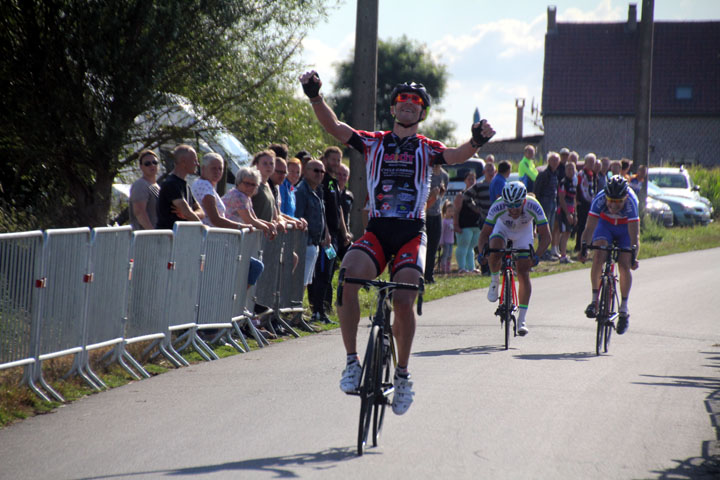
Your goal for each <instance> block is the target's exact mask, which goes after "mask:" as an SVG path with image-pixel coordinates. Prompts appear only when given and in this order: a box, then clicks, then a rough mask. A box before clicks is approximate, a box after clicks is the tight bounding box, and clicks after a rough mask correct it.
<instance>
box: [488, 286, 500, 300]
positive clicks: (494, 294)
mask: <svg viewBox="0 0 720 480" xmlns="http://www.w3.org/2000/svg"><path fill="white" fill-rule="evenodd" d="M499 288H500V282H490V288H488V295H487V297H488V301H490V302H497V299H498V290H499Z"/></svg>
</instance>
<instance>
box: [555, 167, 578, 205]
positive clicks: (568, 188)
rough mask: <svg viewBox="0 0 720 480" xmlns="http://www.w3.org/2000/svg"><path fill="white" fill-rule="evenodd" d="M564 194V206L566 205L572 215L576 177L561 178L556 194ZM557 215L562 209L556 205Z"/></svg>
mask: <svg viewBox="0 0 720 480" xmlns="http://www.w3.org/2000/svg"><path fill="white" fill-rule="evenodd" d="M560 193H562V194H564V195H565V205H567V209H568V212H569V213H573V212H574V211H575V194H576V193H577V177H575V176H573V177H570V178H568V177H563V179H562V180H560V186H559V187H558V194H560ZM557 211H558V213H560V212H561V211H562V207H561V206H560V205H558V209H557Z"/></svg>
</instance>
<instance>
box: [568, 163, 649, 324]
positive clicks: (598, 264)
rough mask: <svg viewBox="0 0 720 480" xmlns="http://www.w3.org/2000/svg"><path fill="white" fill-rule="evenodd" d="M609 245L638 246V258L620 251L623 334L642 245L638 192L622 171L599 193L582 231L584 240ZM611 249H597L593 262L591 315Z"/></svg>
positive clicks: (582, 256)
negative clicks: (632, 187)
mask: <svg viewBox="0 0 720 480" xmlns="http://www.w3.org/2000/svg"><path fill="white" fill-rule="evenodd" d="M591 241H592V244H593V245H599V246H607V245H612V244H613V242H615V243H617V245H618V247H620V248H630V247H632V246H634V247H635V259H634V260H635V261H634V262H633V263H632V264H631V263H630V262H631V261H632V260H633V259H632V255H631V254H630V253H629V252H620V254H619V255H618V262H617V264H618V269H619V270H620V297H621V302H620V309H619V310H620V311H619V312H618V313H619V314H620V315H619V317H620V318H619V319H618V323H617V326H616V327H615V331H616V332H617V333H618V335H622V334H623V333H625V331H626V330H627V328H628V325H629V324H630V320H629V318H630V313H629V311H628V296H629V295H630V287H631V286H632V273H631V272H630V271H631V270H635V269H636V268H638V266H639V264H638V261H637V254H638V249H639V248H640V215H639V209H638V199H637V196H636V195H635V192H634V191H633V190H632V189H631V188H630V187H629V185H628V181H627V180H626V179H625V178H624V177H622V176H621V175H615V176H613V177H611V178H610V180H608V181H607V183H606V184H605V188H604V189H603V190H601V191H600V192H598V194H597V195H595V198H594V199H593V201H592V204H591V205H590V213H588V219H587V224H586V225H585V230H583V233H582V243H583V244H588V243H590V242H591ZM584 250H585V249H581V251H580V255H579V256H578V260H580V261H581V262H583V263H585V260H587V252H585V251H584ZM606 255H607V252H604V251H602V250H595V253H594V254H593V263H592V267H591V268H590V285H591V287H592V301H591V302H590V305H588V306H587V308H586V309H585V315H586V316H587V317H588V318H595V316H596V315H597V303H598V295H599V292H600V275H601V274H602V269H603V263H604V262H605V256H606Z"/></svg>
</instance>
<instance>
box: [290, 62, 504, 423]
mask: <svg viewBox="0 0 720 480" xmlns="http://www.w3.org/2000/svg"><path fill="white" fill-rule="evenodd" d="M300 82H301V83H302V86H303V91H304V92H305V94H306V95H307V96H308V97H309V98H310V104H311V105H312V107H313V110H314V112H315V116H316V117H317V119H318V121H319V122H320V124H321V125H322V126H323V128H324V129H325V130H326V131H327V132H328V133H330V134H331V135H332V136H334V137H335V138H337V139H338V140H339V141H341V142H342V143H344V144H346V145H348V146H350V147H352V148H355V149H356V150H358V151H360V153H362V154H363V155H364V157H365V169H366V175H367V177H366V178H367V191H368V214H369V218H370V220H369V222H368V225H367V229H366V231H365V234H364V235H363V236H362V237H361V238H359V239H358V240H356V241H355V243H353V245H352V246H351V247H350V249H349V250H348V252H347V254H346V255H345V258H344V259H343V262H342V266H341V268H344V269H345V270H346V275H347V277H351V278H362V279H368V280H369V279H373V278H375V277H377V276H378V275H380V273H382V271H383V270H384V269H385V266H386V265H388V264H389V265H390V269H391V276H392V279H393V281H396V282H402V283H413V284H415V285H417V284H419V283H420V278H421V277H422V276H423V274H424V263H425V243H426V236H425V204H426V202H427V198H428V194H429V190H430V175H431V173H432V166H433V165H434V164H436V163H439V164H444V163H449V164H453V163H461V162H464V161H465V160H467V159H468V158H470V157H471V156H472V155H473V154H474V153H475V152H476V151H477V150H478V148H480V147H481V146H482V145H484V144H485V143H486V142H487V141H488V140H490V138H491V137H492V136H493V135H494V134H495V131H494V130H493V129H492V127H491V126H490V124H489V123H487V121H485V120H482V121H480V122H477V123H476V124H474V125H473V126H472V129H471V131H472V138H471V139H470V140H469V141H467V142H465V143H463V144H462V145H460V146H459V147H456V148H447V147H445V145H443V144H442V143H440V142H437V141H435V140H430V139H429V138H426V137H424V136H422V135H418V133H417V131H418V124H419V123H420V122H421V121H423V120H424V119H425V117H426V116H427V109H428V107H429V106H430V95H428V93H427V91H426V90H425V87H424V86H423V85H421V84H417V83H405V84H400V85H397V86H396V87H395V88H394V89H393V92H392V94H391V106H390V112H391V113H392V115H393V117H394V119H395V122H394V124H393V129H392V131H389V132H365V131H362V130H356V129H354V128H352V127H350V126H349V125H347V124H345V123H342V122H340V121H339V120H338V119H337V116H336V115H335V112H333V111H332V109H331V108H330V107H329V106H328V105H327V104H326V103H325V101H324V100H323V97H322V96H321V95H320V86H321V85H322V82H321V81H320V77H319V76H318V74H317V72H315V71H314V70H313V71H309V72H306V73H304V74H303V75H302V76H301V77H300ZM356 194H357V192H356ZM359 288H360V287H359V285H355V284H347V285H345V287H344V289H343V298H342V306H341V307H338V317H339V319H340V330H341V332H342V337H343V343H344V345H345V351H346V354H347V361H346V366H345V370H344V371H343V375H342V379H341V381H340V389H341V390H342V391H344V392H346V393H350V392H353V391H355V390H357V388H358V385H359V384H360V373H361V367H360V359H359V357H358V354H357V346H356V343H357V342H356V339H357V330H358V323H359V322H360V305H359V303H358V290H359ZM416 295H417V292H415V291H410V290H396V291H395V292H394V293H393V309H394V312H395V322H394V323H393V326H392V328H393V335H394V336H395V339H396V341H397V350H398V363H397V368H396V370H395V376H394V381H393V383H394V385H395V393H394V395H393V402H392V409H393V412H394V413H396V414H398V415H402V414H403V413H405V412H406V411H407V409H408V408H410V404H411V403H412V400H413V395H414V393H413V391H412V382H411V381H410V380H409V373H408V370H407V366H408V361H409V360H410V350H411V347H412V341H413V336H414V334H415V313H414V311H413V303H414V301H415V297H416Z"/></svg>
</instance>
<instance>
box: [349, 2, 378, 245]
mask: <svg viewBox="0 0 720 480" xmlns="http://www.w3.org/2000/svg"><path fill="white" fill-rule="evenodd" d="M377 30H378V0H357V14H356V23H355V61H354V64H353V84H352V126H353V127H354V128H357V129H361V130H368V131H373V130H375V103H376V93H377ZM366 180H367V178H366V172H365V159H364V158H363V155H362V154H361V153H360V152H358V151H356V150H354V149H351V150H350V180H349V183H350V191H351V192H353V194H354V195H355V202H354V203H353V206H352V210H351V212H350V228H351V230H352V233H353V235H354V236H355V238H359V237H360V236H361V235H362V233H363V230H364V227H363V222H362V212H363V209H364V208H365V198H366V197H367V181H366Z"/></svg>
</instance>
